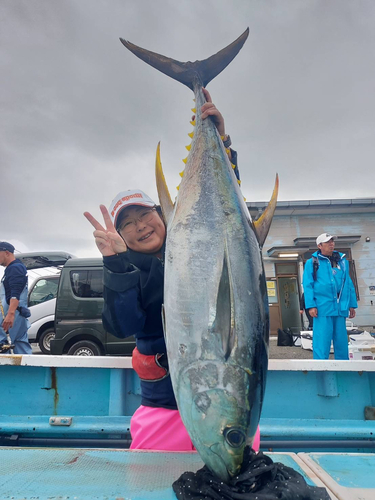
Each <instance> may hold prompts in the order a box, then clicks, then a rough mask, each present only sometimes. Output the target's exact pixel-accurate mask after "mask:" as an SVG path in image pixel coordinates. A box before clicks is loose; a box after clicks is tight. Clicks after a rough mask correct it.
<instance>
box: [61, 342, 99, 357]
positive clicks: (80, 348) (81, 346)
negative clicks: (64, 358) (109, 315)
mask: <svg viewBox="0 0 375 500" xmlns="http://www.w3.org/2000/svg"><path fill="white" fill-rule="evenodd" d="M101 354H102V352H101V350H100V347H99V346H98V345H97V344H95V342H91V341H90V340H80V341H79V342H76V343H75V344H73V345H72V347H71V348H70V349H69V351H68V356H100V355H101Z"/></svg>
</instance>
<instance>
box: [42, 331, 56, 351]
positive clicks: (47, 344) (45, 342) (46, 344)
mask: <svg viewBox="0 0 375 500" xmlns="http://www.w3.org/2000/svg"><path fill="white" fill-rule="evenodd" d="M54 338H55V330H54V329H53V328H47V329H46V330H44V332H43V333H42V334H41V336H40V337H39V340H38V345H39V348H40V350H41V351H42V353H43V354H51V340H53V339H54Z"/></svg>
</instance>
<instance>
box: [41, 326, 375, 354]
mask: <svg viewBox="0 0 375 500" xmlns="http://www.w3.org/2000/svg"><path fill="white" fill-rule="evenodd" d="M362 329H366V330H367V331H368V332H371V333H375V329H374V328H373V327H361V330H362ZM32 348H33V354H42V353H41V351H40V349H39V346H38V345H37V344H32ZM269 358H270V359H313V354H312V351H307V350H306V349H302V347H296V346H293V347H278V346H277V337H276V336H272V337H270V350H269ZM330 359H334V356H333V354H331V355H330Z"/></svg>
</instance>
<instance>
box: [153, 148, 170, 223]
mask: <svg viewBox="0 0 375 500" xmlns="http://www.w3.org/2000/svg"><path fill="white" fill-rule="evenodd" d="M155 175H156V187H157V189H158V195H159V201H160V206H161V209H162V212H163V217H164V220H165V223H166V224H168V221H169V220H170V218H171V215H172V212H173V203H172V200H171V195H170V194H169V191H168V186H167V183H166V182H165V177H164V173H163V167H162V166H161V160H160V142H159V144H158V147H157V149H156V163H155Z"/></svg>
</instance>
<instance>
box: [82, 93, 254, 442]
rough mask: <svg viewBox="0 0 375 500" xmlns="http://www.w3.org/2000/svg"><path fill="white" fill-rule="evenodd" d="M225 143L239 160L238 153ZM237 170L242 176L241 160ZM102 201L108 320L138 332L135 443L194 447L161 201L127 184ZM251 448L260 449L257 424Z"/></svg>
mask: <svg viewBox="0 0 375 500" xmlns="http://www.w3.org/2000/svg"><path fill="white" fill-rule="evenodd" d="M203 92H204V94H205V96H206V99H207V102H206V103H205V104H204V105H203V107H202V119H206V118H207V116H210V117H211V118H212V119H213V121H214V123H215V124H216V127H217V130H218V132H219V134H220V136H221V137H222V140H223V142H224V145H225V142H226V140H225V130H224V120H223V117H222V115H221V114H220V112H219V111H218V110H217V108H216V107H215V106H214V104H213V103H212V100H211V97H210V95H209V93H208V92H207V90H206V89H203ZM225 146H226V145H225ZM226 147H227V146H226ZM228 147H229V145H228ZM228 151H229V153H228V154H230V155H231V161H232V163H236V153H235V152H234V151H233V150H228ZM228 151H227V152H228ZM234 172H235V174H236V175H237V178H238V171H237V167H236V168H235V169H234ZM100 209H101V212H102V214H103V218H104V223H105V227H103V226H102V225H101V224H100V223H99V222H98V221H97V220H96V219H95V218H94V217H93V216H92V215H91V214H90V213H88V212H85V214H84V215H85V217H86V218H87V219H88V221H89V222H90V223H91V224H92V225H93V226H94V228H95V231H94V237H95V242H96V245H97V247H98V249H99V250H100V252H101V253H102V255H103V265H104V309H103V324H104V326H105V328H106V330H108V331H109V332H111V333H113V334H114V335H116V336H118V337H128V336H130V335H134V336H135V338H136V345H137V347H136V349H134V351H133V368H134V369H135V371H136V372H137V373H138V375H139V377H140V379H141V395H142V401H141V406H140V407H139V408H138V409H137V410H136V412H135V413H134V415H133V416H132V419H131V423H130V432H131V435H132V444H131V449H132V450H134V449H147V450H159V451H188V450H192V449H193V445H192V443H191V440H190V438H189V435H188V434H187V431H186V429H185V427H184V425H183V423H182V420H181V417H180V415H179V412H178V409H177V404H176V400H175V397H174V393H173V388H172V384H171V380H170V376H169V372H168V361H167V355H166V346H165V341H164V335H163V327H162V318H161V308H162V304H163V284H164V265H163V263H164V248H165V238H166V227H165V224H164V220H163V217H162V215H161V211H160V207H158V206H156V204H155V203H154V202H153V201H152V200H151V199H150V198H149V196H147V195H146V194H145V193H144V192H143V191H141V190H128V191H123V192H121V193H119V194H118V195H117V196H116V197H115V198H114V200H113V201H112V204H111V207H110V209H109V212H108V211H107V209H106V207H105V206H104V205H101V207H100ZM253 448H254V449H255V450H258V449H259V429H258V431H257V435H256V437H255V440H254V443H253Z"/></svg>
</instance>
